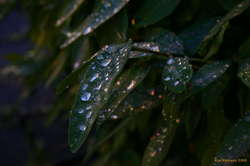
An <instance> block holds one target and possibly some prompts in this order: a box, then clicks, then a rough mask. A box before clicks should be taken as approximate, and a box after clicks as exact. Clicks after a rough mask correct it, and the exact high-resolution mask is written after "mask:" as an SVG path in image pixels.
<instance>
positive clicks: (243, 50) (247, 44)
mask: <svg viewBox="0 0 250 166" xmlns="http://www.w3.org/2000/svg"><path fill="white" fill-rule="evenodd" d="M239 55H240V56H241V57H249V56H250V37H249V38H248V39H247V40H246V41H244V42H243V44H241V46H240V48H239Z"/></svg>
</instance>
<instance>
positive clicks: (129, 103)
mask: <svg viewBox="0 0 250 166" xmlns="http://www.w3.org/2000/svg"><path fill="white" fill-rule="evenodd" d="M161 90H162V89H161V88H154V87H150V86H146V85H145V84H144V82H142V83H141V84H140V85H139V86H138V87H136V88H135V89H134V90H133V91H132V92H131V93H130V94H129V95H128V96H127V97H126V98H125V99H124V100H123V101H122V103H121V104H120V105H119V106H118V107H117V109H116V110H114V111H113V113H112V115H115V116H116V117H118V118H126V117H129V116H132V115H135V114H138V113H140V112H144V111H147V110H152V109H153V108H156V107H157V106H158V105H159V104H160V101H161V99H162V98H163V95H162V92H161ZM112 115H111V116H110V117H109V118H110V119H111V117H112Z"/></svg>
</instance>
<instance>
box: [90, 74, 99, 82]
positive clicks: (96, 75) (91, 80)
mask: <svg viewBox="0 0 250 166" xmlns="http://www.w3.org/2000/svg"><path fill="white" fill-rule="evenodd" d="M98 77H99V73H95V74H94V75H93V77H91V79H90V82H93V81H95V80H96V79H97V78H98Z"/></svg>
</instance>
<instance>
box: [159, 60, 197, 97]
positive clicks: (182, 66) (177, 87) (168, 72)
mask: <svg viewBox="0 0 250 166" xmlns="http://www.w3.org/2000/svg"><path fill="white" fill-rule="evenodd" d="M192 74H193V69H192V65H190V64H189V61H188V58H169V59H168V60H167V62H166V65H165V67H164V69H163V73H162V81H163V83H164V85H165V86H166V88H167V89H168V90H169V91H171V92H173V93H181V92H183V91H184V90H185V88H186V84H187V83H188V82H189V81H190V79H191V78H192Z"/></svg>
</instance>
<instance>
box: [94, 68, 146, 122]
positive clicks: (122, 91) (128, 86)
mask: <svg viewBox="0 0 250 166" xmlns="http://www.w3.org/2000/svg"><path fill="white" fill-rule="evenodd" d="M149 70H150V66H149V65H147V64H145V65H141V64H140V65H135V66H133V67H131V68H130V69H128V70H127V71H125V72H124V73H123V74H122V75H121V76H120V77H118V79H117V80H116V82H115V85H114V86H113V91H112V94H111V96H110V98H109V101H108V102H107V103H106V105H105V106H104V107H103V110H102V111H101V112H100V115H99V119H100V120H99V121H100V123H101V121H104V120H106V119H117V118H119V116H118V115H116V114H115V113H114V111H115V110H116V109H117V107H118V106H119V105H120V103H121V102H122V101H123V100H124V99H125V98H126V96H127V95H128V94H129V93H130V92H131V91H132V90H133V89H134V88H135V87H137V86H138V85H139V84H140V83H141V81H142V80H143V79H144V78H145V77H146V76H147V74H148V72H149Z"/></svg>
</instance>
